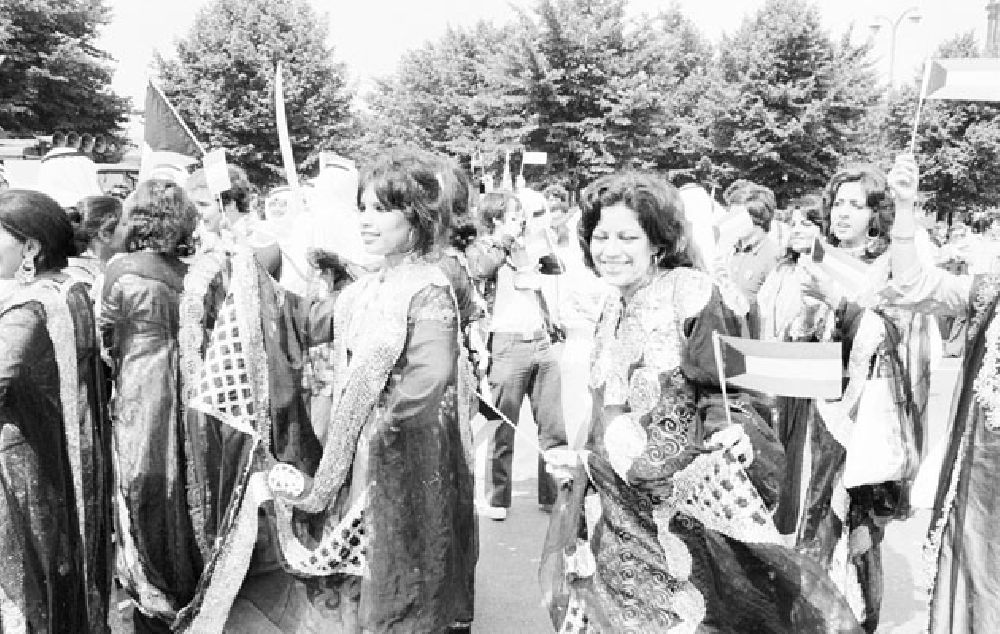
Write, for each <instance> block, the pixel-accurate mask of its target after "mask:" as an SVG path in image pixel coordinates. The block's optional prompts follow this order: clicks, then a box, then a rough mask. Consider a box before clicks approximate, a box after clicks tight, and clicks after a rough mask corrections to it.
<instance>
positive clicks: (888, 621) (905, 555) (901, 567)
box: [474, 359, 959, 634]
mask: <svg viewBox="0 0 1000 634" xmlns="http://www.w3.org/2000/svg"><path fill="white" fill-rule="evenodd" d="M958 368H959V362H958V360H957V359H945V360H944V363H943V364H942V367H941V369H940V371H939V372H938V373H937V374H936V375H935V377H934V381H933V384H932V389H931V403H930V415H929V418H930V430H929V434H928V435H929V442H930V443H931V446H933V443H934V442H935V441H936V440H937V439H938V438H940V437H941V435H942V434H943V433H944V427H945V425H946V422H947V420H946V419H947V416H948V410H949V406H950V403H951V394H952V389H953V386H954V382H955V379H956V377H957V375H958ZM522 421H524V422H523V423H522V425H521V427H522V429H519V430H518V438H517V441H518V445H517V448H516V450H515V464H514V476H515V478H516V479H517V482H516V484H515V489H514V503H513V508H512V509H511V513H510V516H509V517H508V519H507V520H506V521H504V522H494V521H492V520H489V519H481V520H480V529H479V535H480V558H479V566H478V569H477V588H476V624H475V627H474V630H475V631H476V632H483V633H488V634H534V633H536V632H537V633H539V634H542V633H545V632H551V631H552V628H551V626H550V625H549V622H548V617H547V614H546V612H545V610H544V609H543V607H542V605H541V596H540V593H539V589H538V559H539V553H540V552H541V545H542V540H543V538H544V536H545V530H546V528H547V525H548V517H549V516H548V515H546V514H545V513H543V512H541V511H540V510H539V509H538V506H537V504H536V500H535V480H534V477H535V462H534V455H533V453H532V449H531V446H530V444H529V442H530V441H529V440H528V439H529V438H530V434H534V433H536V432H535V428H534V426H533V425H532V424H531V422H530V421H531V417H530V412H528V411H527V408H525V411H524V412H523V413H522ZM929 521H930V511H927V510H921V511H918V512H917V513H916V514H915V515H914V516H913V517H912V518H910V519H909V520H907V521H905V522H894V523H892V524H890V525H889V527H888V529H887V531H886V539H885V542H884V543H883V558H884V566H885V600H884V603H883V609H882V623H881V625H880V627H879V630H878V631H879V633H880V634H881V633H885V634H890V633H891V634H896V633H898V634H916V633H918V632H920V631H921V628H922V627H923V625H924V623H925V621H926V612H927V608H926V600H925V591H924V590H923V589H922V588H921V583H920V579H921V578H922V577H923V573H922V570H923V566H924V564H923V560H922V555H921V553H922V546H923V539H924V535H925V533H926V530H927V524H928V522H929Z"/></svg>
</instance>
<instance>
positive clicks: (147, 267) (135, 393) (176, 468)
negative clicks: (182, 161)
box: [100, 179, 201, 632]
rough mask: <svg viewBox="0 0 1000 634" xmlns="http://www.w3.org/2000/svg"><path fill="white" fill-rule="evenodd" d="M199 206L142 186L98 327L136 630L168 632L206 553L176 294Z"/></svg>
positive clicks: (167, 189) (169, 185) (129, 207)
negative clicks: (195, 507)
mask: <svg viewBox="0 0 1000 634" xmlns="http://www.w3.org/2000/svg"><path fill="white" fill-rule="evenodd" d="M197 221H198V212H197V210H196V209H195V206H194V205H193V204H192V202H191V201H190V200H189V199H188V197H187V195H186V194H185V193H184V190H183V189H181V187H180V185H178V184H176V183H174V182H173V181H168V180H159V179H154V180H149V181H145V182H143V183H140V184H139V186H138V187H137V188H136V191H135V192H133V194H132V195H131V196H130V197H129V198H128V200H127V201H126V203H125V209H124V212H123V215H122V218H121V221H120V222H119V224H118V228H117V230H116V232H115V236H116V241H117V243H118V244H119V245H121V247H122V250H123V251H125V255H123V256H121V257H119V258H116V259H115V260H114V261H112V262H111V263H110V264H109V266H108V268H107V271H106V273H105V281H104V287H103V291H102V305H103V309H102V314H101V318H100V329H101V333H102V338H103V341H104V346H105V350H106V355H107V358H108V359H109V361H110V363H111V366H112V370H113V372H114V374H115V397H114V399H113V402H112V411H113V416H114V421H115V422H114V432H115V433H114V441H115V443H114V449H115V456H116V460H115V471H116V476H117V477H116V491H115V494H116V498H117V503H118V513H117V514H116V520H117V530H116V535H117V538H118V548H119V558H118V565H119V569H118V578H119V580H120V581H121V583H122V585H123V586H124V587H125V589H126V591H127V592H128V593H129V594H130V595H131V596H132V599H133V600H134V601H135V603H136V606H137V608H138V609H137V610H136V611H135V616H134V623H135V626H136V631H137V632H157V631H167V630H168V628H169V626H170V624H171V623H172V622H173V620H174V618H175V617H176V616H177V611H178V610H179V609H180V608H181V607H182V606H184V605H185V604H187V603H188V601H190V600H191V597H192V596H193V594H194V591H195V585H196V583H197V581H198V575H199V570H200V567H201V557H200V553H199V551H198V547H197V545H196V542H195V537H194V534H193V529H192V525H191V520H190V518H189V515H188V511H187V503H186V494H187V488H186V473H185V462H184V454H185V450H184V444H185V435H184V426H183V420H184V419H183V403H182V399H181V394H182V390H181V384H180V358H179V349H178V325H179V310H178V306H179V299H180V295H181V291H182V290H183V288H184V275H185V273H186V272H187V265H186V264H185V263H184V262H182V261H181V259H180V256H182V255H186V254H188V253H190V252H191V240H192V234H193V232H194V229H195V227H196V225H197Z"/></svg>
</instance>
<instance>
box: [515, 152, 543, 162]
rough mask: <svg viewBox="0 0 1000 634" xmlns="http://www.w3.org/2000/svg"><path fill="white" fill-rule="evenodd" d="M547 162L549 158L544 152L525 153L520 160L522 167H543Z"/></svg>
mask: <svg viewBox="0 0 1000 634" xmlns="http://www.w3.org/2000/svg"><path fill="white" fill-rule="evenodd" d="M548 162H549V157H548V154H547V153H545V152H525V153H524V157H523V158H522V159H521V164H522V165H545V164H546V163H548Z"/></svg>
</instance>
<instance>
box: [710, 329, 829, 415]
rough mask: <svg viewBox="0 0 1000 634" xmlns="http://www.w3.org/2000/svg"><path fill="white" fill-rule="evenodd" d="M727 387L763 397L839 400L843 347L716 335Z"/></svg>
mask: <svg viewBox="0 0 1000 634" xmlns="http://www.w3.org/2000/svg"><path fill="white" fill-rule="evenodd" d="M714 339H715V340H716V341H717V342H718V353H717V356H718V359H717V361H721V363H722V367H721V368H720V369H721V370H722V374H723V375H724V376H725V380H726V383H728V384H729V385H732V386H735V387H740V388H744V389H748V390H754V391H756V392H762V393H764V394H772V395H775V396H792V397H799V398H825V399H837V398H840V396H841V393H842V385H841V383H842V376H843V370H842V361H841V344H840V343H799V342H776V341H760V340H757V339H744V338H741V337H726V336H723V335H719V334H716V335H715V337H714Z"/></svg>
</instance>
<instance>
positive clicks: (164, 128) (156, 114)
mask: <svg viewBox="0 0 1000 634" xmlns="http://www.w3.org/2000/svg"><path fill="white" fill-rule="evenodd" d="M204 155H205V149H204V148H203V147H202V145H201V143H199V142H198V139H196V138H195V136H194V134H193V133H192V132H191V129H190V128H188V127H187V125H186V124H185V123H184V120H183V119H181V117H180V115H179V114H177V110H176V109H174V106H173V105H172V104H171V103H170V101H168V100H167V97H166V95H164V94H163V91H161V90H160V89H159V87H157V86H156V85H155V84H154V83H153V82H152V81H150V82H149V84H147V86H146V111H145V129H144V131H143V144H142V164H141V173H140V178H146V177H148V175H149V174H150V173H151V172H152V171H153V170H154V169H155V168H156V167H158V166H160V165H169V166H171V167H175V168H176V169H178V170H184V169H185V168H186V167H187V166H188V165H190V164H192V163H195V162H196V159H200V158H201V157H202V156H204Z"/></svg>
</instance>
